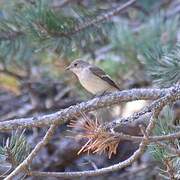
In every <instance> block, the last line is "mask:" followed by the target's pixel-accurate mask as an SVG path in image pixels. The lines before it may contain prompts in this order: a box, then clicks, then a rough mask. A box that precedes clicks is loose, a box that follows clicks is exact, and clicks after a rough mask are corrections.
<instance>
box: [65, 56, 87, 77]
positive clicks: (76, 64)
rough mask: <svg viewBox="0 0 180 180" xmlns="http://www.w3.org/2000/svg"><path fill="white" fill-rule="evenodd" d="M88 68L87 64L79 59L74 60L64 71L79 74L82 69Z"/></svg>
mask: <svg viewBox="0 0 180 180" xmlns="http://www.w3.org/2000/svg"><path fill="white" fill-rule="evenodd" d="M87 66H89V63H88V62H86V61H83V60H81V59H77V60H74V61H73V62H72V63H71V64H70V65H69V66H68V67H67V68H66V70H70V71H72V72H73V73H75V74H78V73H79V72H81V71H82V70H83V69H84V68H86V67H87Z"/></svg>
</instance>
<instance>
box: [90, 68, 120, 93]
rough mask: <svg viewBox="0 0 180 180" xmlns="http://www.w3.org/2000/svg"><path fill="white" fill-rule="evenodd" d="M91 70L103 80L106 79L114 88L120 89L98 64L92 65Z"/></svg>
mask: <svg viewBox="0 0 180 180" xmlns="http://www.w3.org/2000/svg"><path fill="white" fill-rule="evenodd" d="M90 71H91V72H92V73H93V74H94V75H96V76H98V77H99V78H101V79H102V80H104V81H106V82H107V83H108V84H110V85H111V86H113V87H114V88H116V89H118V90H120V88H119V87H118V86H117V85H116V83H115V82H114V81H113V80H112V79H111V78H110V77H109V76H108V75H107V74H106V73H105V72H104V71H103V70H102V69H100V68H98V67H96V66H92V67H90Z"/></svg>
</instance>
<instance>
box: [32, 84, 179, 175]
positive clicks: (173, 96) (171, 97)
mask: <svg viewBox="0 0 180 180" xmlns="http://www.w3.org/2000/svg"><path fill="white" fill-rule="evenodd" d="M179 99H180V87H178V86H176V87H175V88H174V89H172V91H171V92H169V93H167V95H166V96H164V97H162V98H160V99H159V103H158V105H157V106H155V107H154V109H153V111H152V113H153V116H152V117H151V119H150V121H149V124H148V126H147V128H146V130H145V133H144V136H143V140H142V141H141V143H140V145H139V148H138V149H137V150H136V151H135V152H134V154H133V155H132V156H130V157H129V158H128V159H126V160H125V161H123V162H120V163H118V164H115V165H112V166H109V167H105V168H102V169H97V170H91V171H83V172H38V171H32V172H31V173H30V175H32V176H51V177H81V176H97V175H101V174H105V173H108V172H112V171H116V170H119V169H122V168H124V167H127V166H129V165H130V164H132V163H133V162H134V161H136V160H137V159H138V158H139V157H140V156H141V155H142V154H143V153H144V151H145V150H146V147H147V145H148V144H149V141H148V139H149V135H150V134H151V133H152V130H153V128H154V126H155V124H156V121H157V119H158V115H159V113H160V111H161V110H162V109H163V107H164V106H165V105H167V104H169V102H173V101H176V100H179Z"/></svg>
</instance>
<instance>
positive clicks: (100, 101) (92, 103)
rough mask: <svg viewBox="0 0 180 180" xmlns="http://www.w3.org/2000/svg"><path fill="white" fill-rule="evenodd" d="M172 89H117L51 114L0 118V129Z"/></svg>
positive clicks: (40, 123)
mask: <svg viewBox="0 0 180 180" xmlns="http://www.w3.org/2000/svg"><path fill="white" fill-rule="evenodd" d="M179 88H180V86H179ZM173 89H174V87H172V88H165V89H132V90H124V91H118V92H114V93H112V94H108V95H105V96H103V97H96V98H94V99H91V100H89V101H87V102H82V103H80V104H77V105H74V106H70V107H68V108H66V109H62V110H60V111H58V112H56V113H53V114H48V115H44V116H37V117H30V118H20V119H12V120H8V121H3V120H0V121H3V122H0V131H10V130H13V129H17V128H21V129H22V128H32V127H45V126H49V125H51V124H53V123H58V124H63V123H65V122H67V121H69V120H71V119H73V118H74V117H77V116H80V115H81V113H82V112H90V111H94V110H97V109H100V108H103V107H107V106H112V105H115V104H120V103H122V102H127V101H133V100H142V99H143V100H156V99H158V98H160V97H163V96H164V95H166V94H167V93H168V92H170V91H172V90H173Z"/></svg>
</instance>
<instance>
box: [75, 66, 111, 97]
mask: <svg viewBox="0 0 180 180" xmlns="http://www.w3.org/2000/svg"><path fill="white" fill-rule="evenodd" d="M78 79H79V81H80V83H81V85H82V86H83V87H84V88H85V89H86V90H87V91H89V92H90V93H92V94H101V93H103V92H105V91H106V90H108V89H109V88H110V87H109V85H108V84H107V83H106V82H105V81H104V80H102V79H101V78H99V77H98V76H96V75H94V74H93V73H91V72H90V71H89V69H85V70H83V71H81V73H80V74H79V75H78Z"/></svg>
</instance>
